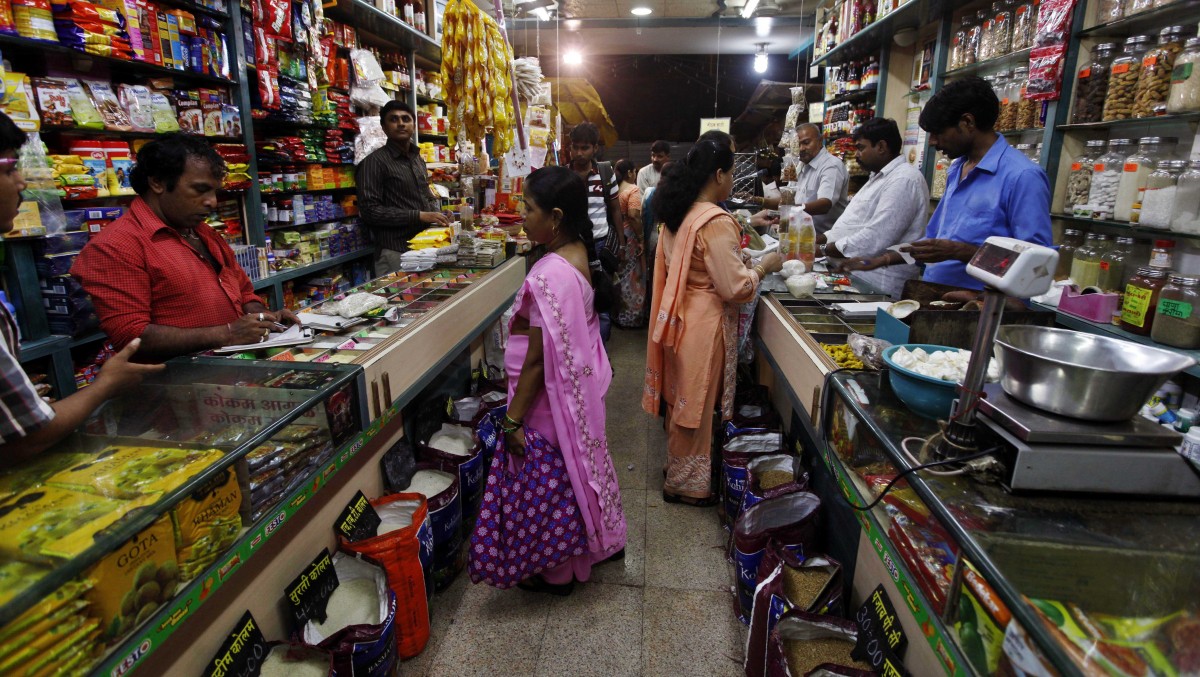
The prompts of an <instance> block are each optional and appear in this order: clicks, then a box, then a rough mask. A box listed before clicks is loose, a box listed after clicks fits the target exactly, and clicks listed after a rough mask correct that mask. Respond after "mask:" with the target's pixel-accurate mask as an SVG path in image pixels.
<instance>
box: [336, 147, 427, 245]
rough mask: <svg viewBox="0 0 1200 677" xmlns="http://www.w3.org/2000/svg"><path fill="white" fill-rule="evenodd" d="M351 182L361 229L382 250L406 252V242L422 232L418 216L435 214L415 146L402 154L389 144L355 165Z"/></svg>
mask: <svg viewBox="0 0 1200 677" xmlns="http://www.w3.org/2000/svg"><path fill="white" fill-rule="evenodd" d="M354 182H355V184H356V185H357V186H358V210H359V213H360V214H361V215H362V220H363V225H365V226H366V227H367V229H368V230H370V231H371V235H372V236H374V238H375V244H377V245H379V246H380V247H382V248H383V249H392V250H394V251H398V252H403V251H408V241H409V240H411V239H412V238H413V236H414V235H416V234H417V233H419V232H421V230H422V228H424V225H423V224H422V223H421V212H436V211H438V204H437V201H436V200H434V198H433V194H432V193H430V192H429V175H428V174H427V173H426V171H425V161H424V160H422V159H421V154H420V152H419V151H418V150H417V146H416V144H414V143H409V144H408V150H407V151H405V150H403V149H401V147H400V145H399V144H397V143H395V142H393V141H388V142H387V144H385V145H384V146H383V148H380V149H379V150H376V151H375V152H374V153H371V154H370V155H368V156H367V157H366V158H365V159H364V160H363V161H362V162H360V163H358V169H356V170H355V174H354Z"/></svg>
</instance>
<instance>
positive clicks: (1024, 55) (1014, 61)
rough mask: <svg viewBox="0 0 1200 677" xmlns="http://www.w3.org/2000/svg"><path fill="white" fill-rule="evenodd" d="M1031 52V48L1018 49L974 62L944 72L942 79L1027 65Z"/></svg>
mask: <svg viewBox="0 0 1200 677" xmlns="http://www.w3.org/2000/svg"><path fill="white" fill-rule="evenodd" d="M1031 51H1033V48H1032V47H1026V48H1024V49H1019V50H1017V51H1015V52H1010V53H1008V54H1004V55H1001V56H997V57H993V58H991V59H986V60H984V61H976V62H975V63H973V64H968V65H965V66H959V67H958V68H954V69H951V70H948V71H946V73H945V74H944V75H943V77H946V78H957V77H962V76H964V75H976V74H979V73H990V72H993V71H1000V70H1004V69H1006V68H1009V69H1011V68H1013V67H1014V66H1019V65H1022V64H1026V63H1028V62H1029V53H1030V52H1031Z"/></svg>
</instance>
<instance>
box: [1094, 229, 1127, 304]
mask: <svg viewBox="0 0 1200 677" xmlns="http://www.w3.org/2000/svg"><path fill="white" fill-rule="evenodd" d="M1136 246H1137V243H1136V242H1135V241H1134V239H1133V238H1132V237H1124V236H1122V237H1118V238H1117V241H1116V242H1115V243H1113V246H1112V248H1110V249H1109V250H1108V251H1106V252H1104V253H1103V254H1101V255H1100V273H1099V276H1098V278H1097V281H1096V286H1097V287H1099V288H1100V289H1101V290H1103V291H1104V292H1105V293H1110V294H1111V293H1116V294H1120V293H1121V292H1122V291H1124V289H1125V279H1126V272H1127V271H1126V267H1127V262H1130V261H1132V260H1133V256H1134V249H1135V247H1136Z"/></svg>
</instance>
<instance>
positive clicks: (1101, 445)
mask: <svg viewBox="0 0 1200 677" xmlns="http://www.w3.org/2000/svg"><path fill="white" fill-rule="evenodd" d="M1057 262H1058V252H1056V251H1055V250H1053V249H1050V248H1049V247H1043V246H1040V245H1034V244H1030V243H1028V242H1023V241H1021V240H1015V239H1012V238H1007V237H989V238H988V239H987V241H986V242H984V244H983V246H981V247H980V248H979V250H978V251H977V252H976V253H975V256H974V257H973V258H972V259H971V261H970V263H968V264H967V273H968V274H969V275H971V276H972V277H974V278H975V279H977V280H980V281H982V282H983V283H984V285H985V286H984V306H983V312H982V314H981V316H980V319H979V328H978V329H977V330H976V332H975V340H974V343H973V344H972V346H971V362H970V364H969V365H968V367H967V374H966V376H965V378H964V379H963V382H962V383H960V384H959V385H958V399H957V400H956V401H955V403H954V407H953V408H952V410H951V414H950V421H949V422H948V423H947V424H946V425H945V427H944V428H943V431H942V432H939V433H937V434H935V435H934V436H933V437H932V438H930V444H931V446H932V447H933V448H934V450H935V451H934V454H935V455H936V456H937V457H938V458H942V459H955V458H961V457H963V456H967V455H970V454H974V453H977V452H978V450H980V449H986V448H989V447H991V446H998V447H1000V449H1001V450H1000V451H999V452H997V453H996V454H995V458H996V459H997V460H998V461H999V463H1000V465H1001V466H1002V467H1003V471H1002V472H1001V482H1002V484H1003V485H1004V487H1005V488H1006V489H1008V490H1009V491H1012V492H1083V493H1112V494H1131V495H1146V496H1151V495H1153V496H1187V497H1200V472H1197V471H1196V470H1195V469H1193V468H1192V467H1191V464H1190V463H1189V462H1188V461H1187V459H1185V458H1183V457H1182V456H1180V455H1179V453H1178V452H1177V451H1175V447H1176V446H1178V445H1179V443H1180V441H1181V438H1182V436H1181V435H1180V434H1179V433H1177V432H1175V431H1173V430H1169V429H1167V428H1165V427H1163V426H1160V425H1158V424H1157V423H1155V422H1153V421H1149V420H1147V419H1144V418H1142V417H1141V416H1135V417H1133V418H1132V419H1130V420H1127V421H1119V422H1115V423H1096V422H1091V421H1081V420H1077V419H1072V418H1068V417H1065V416H1059V415H1057V414H1052V413H1050V412H1047V411H1042V410H1040V409H1037V408H1034V407H1031V406H1029V405H1026V404H1024V403H1021V402H1018V401H1017V400H1015V399H1014V398H1012V397H1009V396H1008V395H1007V394H1006V393H1005V392H1004V390H1003V388H1002V387H1001V386H1000V384H998V383H994V384H986V385H985V384H984V379H985V377H986V375H987V365H988V362H989V361H990V360H991V357H992V349H993V346H994V345H995V341H996V332H997V331H998V330H999V329H1000V318H1001V316H1002V314H1003V311H1004V299H1005V296H1015V297H1017V298H1029V297H1031V296H1037V295H1039V294H1043V293H1045V292H1046V290H1047V289H1049V288H1050V284H1051V282H1052V281H1053V279H1054V270H1055V266H1056V264H1057ZM977 423H978V424H980V425H977Z"/></svg>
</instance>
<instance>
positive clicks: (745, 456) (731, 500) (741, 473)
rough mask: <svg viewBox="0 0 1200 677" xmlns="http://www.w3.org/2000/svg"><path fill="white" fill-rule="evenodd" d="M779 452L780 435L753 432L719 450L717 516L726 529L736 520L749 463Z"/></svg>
mask: <svg viewBox="0 0 1200 677" xmlns="http://www.w3.org/2000/svg"><path fill="white" fill-rule="evenodd" d="M782 450H783V433H780V432H777V431H769V432H754V433H748V434H745V435H739V436H737V437H733V438H731V439H729V440H728V441H726V442H725V444H724V445H723V446H722V448H721V486H720V488H719V490H720V494H721V502H720V503H718V504H717V505H718V512H719V513H720V515H721V518H722V520H723V522H724V524H726V525H727V526H728V525H730V524H732V523H733V522H734V520H736V519H737V517H738V514H739V511H740V509H741V505H742V494H743V493H744V492H745V491H746V479H747V477H748V475H749V471H747V470H746V466H747V465H748V464H749V463H750V461H752V460H754V459H756V458H759V457H762V456H768V455H773V454H778V453H780V452H781V451H782Z"/></svg>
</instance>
